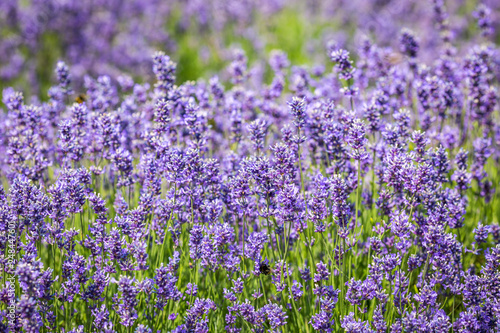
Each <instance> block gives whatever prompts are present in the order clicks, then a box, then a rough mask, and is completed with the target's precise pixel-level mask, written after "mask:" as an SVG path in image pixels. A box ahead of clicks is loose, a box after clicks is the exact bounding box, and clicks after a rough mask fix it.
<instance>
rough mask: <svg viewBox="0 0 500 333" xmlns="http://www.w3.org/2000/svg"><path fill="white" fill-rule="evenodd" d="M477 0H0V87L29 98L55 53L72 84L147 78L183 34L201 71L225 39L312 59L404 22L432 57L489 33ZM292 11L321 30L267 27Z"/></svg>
mask: <svg viewBox="0 0 500 333" xmlns="http://www.w3.org/2000/svg"><path fill="white" fill-rule="evenodd" d="M482 2H484V3H485V4H486V5H481V6H478V7H477V9H476V10H475V11H474V12H473V15H469V16H464V15H463V11H464V10H463V6H464V4H463V3H462V2H460V1H458V2H457V1H448V3H447V4H446V5H447V7H445V1H443V0H426V1H416V0H413V1H396V0H390V1H373V0H351V1H349V2H342V1H341V2H337V1H319V0H309V1H302V0H287V1H284V0H245V1H227V0H224V1H221V0H203V1H202V0H175V1H174V0H169V1H158V0H127V1H120V0H114V1H105V0H96V1H78V0H43V1H41V0H27V1H21V0H3V1H2V2H0V35H1V36H2V38H1V39H0V80H1V81H2V82H1V83H0V86H1V87H5V86H9V85H13V84H14V85H22V86H23V88H25V89H26V90H29V93H30V94H33V95H37V94H40V93H43V94H45V92H46V86H47V81H49V80H50V78H49V77H48V75H49V73H50V72H49V68H51V67H50V66H51V65H52V64H54V65H55V62H56V60H57V57H60V58H63V59H65V60H66V62H67V63H68V65H70V67H71V71H72V73H73V74H74V78H75V81H74V84H75V85H76V86H78V87H81V86H82V80H81V78H82V77H83V76H84V75H86V74H90V75H93V76H97V75H104V74H106V75H109V76H110V77H112V78H113V79H116V78H117V77H118V76H119V75H120V74H123V73H128V74H129V75H131V76H133V77H135V78H139V77H140V78H142V79H145V80H146V81H150V79H151V78H152V77H151V76H150V73H151V71H150V68H151V58H150V55H151V54H152V53H153V52H154V51H155V50H157V49H162V50H165V51H167V52H168V53H171V54H173V56H174V58H175V59H178V58H180V57H179V56H178V53H179V52H178V51H179V50H180V49H183V48H185V47H186V46H185V43H184V42H185V41H186V40H187V41H188V43H187V44H194V45H199V47H198V48H195V47H192V48H191V46H189V48H190V49H189V50H188V51H189V52H190V53H191V55H190V56H189V59H190V60H192V59H198V60H200V61H201V62H203V64H204V66H205V67H210V65H211V64H210V61H213V60H214V59H219V58H223V59H227V58H228V57H229V56H230V46H231V45H232V44H233V43H234V42H237V43H239V42H241V43H244V44H247V45H249V47H250V49H251V50H253V51H254V52H255V54H256V55H257V58H263V57H264V55H265V51H266V49H267V48H268V46H269V45H276V43H275V41H276V40H277V39H278V40H280V39H282V38H286V37H288V35H293V37H292V38H291V39H292V41H294V42H293V43H292V44H294V46H293V47H292V49H294V48H295V49H296V48H300V49H302V50H301V51H303V52H304V53H305V54H306V55H307V56H308V57H309V58H310V59H312V61H311V63H312V62H314V61H317V60H318V55H319V54H321V55H323V53H322V52H318V49H319V48H320V47H322V44H323V42H325V41H327V40H329V39H331V38H334V39H335V40H336V41H337V43H338V44H341V45H342V44H348V43H349V42H350V41H352V40H356V41H358V42H359V40H361V39H362V38H363V36H367V35H371V36H376V39H377V41H378V42H379V44H380V45H382V46H386V45H390V44H391V43H392V42H393V41H394V36H396V35H397V34H398V33H399V32H400V29H401V26H402V25H408V24H410V25H411V27H412V28H413V29H414V30H416V31H419V32H421V33H420V36H419V37H420V43H421V44H422V45H423V46H424V47H425V48H426V49H427V52H426V53H424V54H421V55H420V57H419V58H420V59H421V60H426V61H432V60H433V59H435V58H436V57H438V56H439V48H437V47H436V44H437V43H439V41H440V40H442V39H444V40H447V41H453V40H459V41H460V43H462V45H463V46H464V49H465V48H466V47H471V46H472V44H471V43H470V42H471V40H468V39H464V38H461V37H463V36H468V35H470V34H473V33H474V31H471V30H473V29H471V26H472V25H474V24H471V23H472V22H473V21H476V23H477V24H476V25H475V26H476V27H477V28H479V29H480V30H481V33H482V34H483V35H484V36H489V37H490V38H495V36H496V34H495V29H494V28H495V26H496V25H498V20H495V15H496V12H497V11H498V10H499V9H500V3H499V2H498V1H496V0H482ZM294 11H295V12H300V13H301V14H302V15H299V17H298V18H297V21H298V22H299V23H302V25H304V26H311V23H317V24H318V25H320V26H324V27H325V28H321V29H316V28H315V30H316V33H315V34H316V36H317V38H304V40H303V41H302V40H301V37H303V36H301V35H302V34H304V31H302V30H306V28H307V27H302V28H300V29H301V32H300V33H299V34H298V35H297V36H295V35H296V32H295V31H294V32H290V33H289V32H285V33H282V34H283V35H280V34H277V33H276V32H275V30H276V28H277V26H280V25H282V26H283V25H287V24H288V21H286V20H284V19H283V17H286V14H287V13H290V12H294ZM276 17H278V18H276ZM450 17H453V18H454V20H450ZM336 22H338V23H336ZM434 23H435V24H436V25H437V26H438V27H439V29H435V28H434ZM338 25H340V27H339V26H338ZM312 26H314V24H312ZM477 28H476V29H477ZM280 29H281V30H283V29H282V28H280ZM351 30H353V31H354V33H353V34H351V33H350V32H349V31H351ZM318 31H319V32H320V33H319V34H318V33H317V32H318ZM186 36H187V37H186ZM227 36H231V37H229V38H228V37H227ZM236 37H237V38H236ZM287 39H290V38H287ZM183 43H184V44H183ZM300 43H303V44H304V45H300ZM277 45H278V46H279V43H278V44H277ZM279 48H280V49H281V48H283V47H279ZM185 52H186V51H185ZM194 53H196V55H194ZM35 59H36V60H35ZM319 59H320V60H321V61H324V59H323V57H319ZM216 67H217V66H216ZM20 77H21V78H22V80H21V82H20V80H19V78H20ZM21 83H23V84H21ZM28 88H29V89H28Z"/></svg>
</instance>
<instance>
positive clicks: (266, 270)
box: [259, 262, 273, 275]
mask: <svg viewBox="0 0 500 333" xmlns="http://www.w3.org/2000/svg"><path fill="white" fill-rule="evenodd" d="M259 271H260V272H261V273H262V274H264V275H269V274H271V273H272V272H273V270H272V269H271V267H269V265H268V264H266V263H265V262H262V263H261V264H260V266H259Z"/></svg>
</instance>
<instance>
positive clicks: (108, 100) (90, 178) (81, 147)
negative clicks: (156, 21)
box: [0, 0, 500, 333]
mask: <svg viewBox="0 0 500 333" xmlns="http://www.w3.org/2000/svg"><path fill="white" fill-rule="evenodd" d="M432 4H433V5H432V9H433V11H434V16H433V20H434V21H435V28H434V29H436V31H438V33H439V36H440V40H439V43H437V44H436V45H434V46H427V47H422V46H421V37H420V36H419V34H418V33H416V32H413V31H411V30H409V29H406V28H401V29H400V31H399V32H398V34H399V39H398V41H397V43H398V45H396V46H395V48H393V49H390V48H387V47H383V46H379V45H378V44H377V40H371V39H369V38H365V39H363V40H362V41H361V42H360V43H359V47H358V49H352V50H350V51H347V50H345V49H342V48H340V47H339V43H337V42H331V43H327V48H326V50H327V56H328V57H329V58H330V60H331V62H330V63H327V64H320V65H319V66H313V67H306V66H299V65H295V64H292V63H291V62H290V61H289V57H288V56H287V54H286V53H284V52H283V51H279V50H274V51H272V52H270V55H269V57H268V59H267V61H268V66H269V71H270V76H271V79H270V80H269V82H266V81H264V80H263V76H262V75H259V71H257V70H254V65H253V64H252V63H251V62H250V61H249V60H248V57H247V55H246V54H245V52H243V51H242V50H240V49H237V50H235V51H234V53H233V56H232V61H231V62H230V63H229V64H228V65H227V68H226V69H225V70H224V71H223V73H219V75H215V76H212V77H209V78H207V79H205V78H200V79H199V80H198V81H196V82H193V81H189V82H183V83H178V82H177V81H176V70H177V65H176V63H175V62H174V61H173V60H172V58H170V56H168V55H166V54H165V53H162V52H157V53H154V55H153V56H152V60H151V62H152V73H153V75H154V76H155V78H156V79H155V82H154V83H151V84H150V83H138V82H136V81H134V80H133V79H132V78H131V77H129V76H126V75H123V76H118V77H116V78H115V77H111V76H107V75H102V76H98V77H96V78H93V77H91V76H85V77H84V78H83V82H84V89H85V94H86V98H85V99H84V100H82V99H79V100H78V102H74V103H73V102H72V101H73V100H75V97H76V96H77V95H78V93H77V91H76V89H74V87H73V83H74V80H75V76H74V75H72V74H71V66H69V65H68V64H66V63H65V62H63V61H60V62H58V63H57V66H56V68H55V70H54V78H55V80H56V81H57V84H56V85H54V86H53V87H52V88H50V89H49V92H48V100H47V101H46V102H41V101H40V100H38V99H36V98H33V99H32V100H31V101H29V102H28V100H27V99H25V96H24V95H23V93H22V92H20V91H16V90H15V89H13V88H6V89H4V90H3V95H2V102H3V105H4V107H5V111H6V112H4V113H2V114H0V142H1V145H0V156H1V157H2V159H1V161H0V172H1V175H2V181H3V189H0V241H1V242H0V245H1V249H2V254H1V255H0V259H1V260H0V263H1V265H2V270H3V274H2V276H1V277H2V282H1V283H0V288H1V289H0V301H1V307H0V331H1V332H66V333H68V332H73V333H77V332H104V333H112V332H136V333H144V332H149V333H152V332H175V333H184V332H197V333H201V332H234V333H237V332H285V331H286V332H347V333H351V332H352V333H354V332H376V333H382V332H391V333H400V332H419V333H420V332H425V333H427V332H429V333H431V332H436V333H445V332H450V331H451V330H453V332H464V333H465V332H474V333H476V332H477V333H480V332H498V331H500V226H499V217H500V215H499V210H498V209H497V208H496V207H497V202H498V199H499V194H498V193H497V191H496V187H497V185H498V182H499V180H500V179H499V173H498V168H499V166H500V114H499V112H498V111H499V105H498V103H497V101H498V97H499V95H498V91H497V89H498V80H497V76H496V75H497V73H498V72H499V70H500V68H499V65H498V53H499V50H498V49H497V47H496V46H495V44H494V43H492V42H491V39H490V38H492V36H495V30H494V26H493V22H494V20H493V16H492V15H493V12H492V10H491V9H490V8H489V7H487V6H485V5H481V6H479V7H478V8H477V9H476V10H475V11H474V13H473V15H470V16H471V19H472V20H476V23H477V27H478V33H477V36H475V37H474V38H472V37H471V38H472V39H473V42H471V45H473V47H470V48H469V47H468V45H469V44H465V43H464V45H467V46H466V47H461V45H460V44H459V43H457V39H456V38H454V35H453V29H451V28H450V22H449V18H448V15H447V8H446V7H445V6H444V4H443V2H442V1H439V0H435V1H432ZM54 24H56V22H54ZM426 52H428V53H426ZM429 54H432V55H434V56H436V57H435V59H434V61H432V62H427V61H424V60H422V59H427V58H428V57H429ZM110 59H113V56H111V58H110ZM83 66H84V68H86V67H85V66H86V64H84V65H83ZM226 77H227V79H226ZM11 226H15V233H14V234H15V240H14V241H12V240H11V239H10V238H9V237H8V235H10V234H11V232H10V230H9V228H11ZM11 246H14V247H15V249H16V251H15V253H16V254H15V258H14V261H15V265H14V266H11V265H10V264H8V260H9V258H10V257H8V256H7V253H8V248H9V247H11ZM12 267H14V268H12ZM7 275H14V276H15V277H16V279H15V281H16V282H15V285H14V286H12V282H10V280H8V279H7V278H6V277H7ZM12 289H14V290H15V293H11V292H10V290H12ZM11 303H15V304H16V306H15V320H14V323H13V324H12V323H11V322H10V320H9V318H10V317H9V315H10V312H9V309H8V308H7V306H8V305H9V304H11Z"/></svg>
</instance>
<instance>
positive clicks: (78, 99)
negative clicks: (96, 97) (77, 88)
mask: <svg viewBox="0 0 500 333" xmlns="http://www.w3.org/2000/svg"><path fill="white" fill-rule="evenodd" d="M86 100H87V95H85V94H84V93H81V94H79V95H78V96H76V98H75V102H77V103H78V104H82V103H84V102H85V101H86Z"/></svg>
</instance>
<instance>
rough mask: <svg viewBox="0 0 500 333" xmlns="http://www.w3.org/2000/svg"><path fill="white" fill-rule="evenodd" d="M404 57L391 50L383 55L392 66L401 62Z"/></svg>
mask: <svg viewBox="0 0 500 333" xmlns="http://www.w3.org/2000/svg"><path fill="white" fill-rule="evenodd" d="M404 59H405V58H404V55H403V54H401V53H399V52H391V53H389V54H385V55H384V60H385V61H386V62H388V63H389V64H391V65H393V66H394V65H398V64H400V63H402V62H403V61H404Z"/></svg>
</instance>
